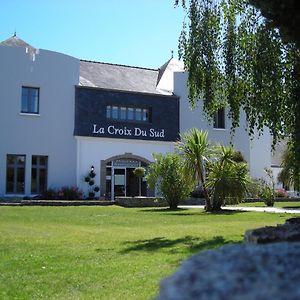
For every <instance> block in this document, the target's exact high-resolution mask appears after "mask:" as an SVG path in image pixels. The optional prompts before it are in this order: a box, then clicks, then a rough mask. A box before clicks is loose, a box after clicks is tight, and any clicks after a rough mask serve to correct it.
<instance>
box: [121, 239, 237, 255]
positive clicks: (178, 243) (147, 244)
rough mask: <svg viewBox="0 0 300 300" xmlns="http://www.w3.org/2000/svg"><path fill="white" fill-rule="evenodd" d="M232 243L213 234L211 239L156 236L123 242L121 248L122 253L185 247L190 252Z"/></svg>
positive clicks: (172, 250) (174, 251) (175, 250)
mask: <svg viewBox="0 0 300 300" xmlns="http://www.w3.org/2000/svg"><path fill="white" fill-rule="evenodd" d="M229 243H234V241H228V240H225V239H224V238H223V237H222V236H215V237H213V238H212V239H206V240H203V239H201V238H197V237H192V236H185V237H182V238H178V239H174V240H173V239H167V238H166V237H156V238H153V239H148V240H137V241H128V242H124V243H123V244H124V245H125V249H123V250H121V251H120V252H121V253H122V254H125V253H129V252H133V251H146V252H154V251H159V250H162V249H165V250H169V251H170V252H171V253H176V252H178V251H180V250H179V248H182V247H183V248H186V249H188V251H190V253H191V254H193V253H196V252H199V251H203V250H207V249H213V248H218V247H221V246H223V245H225V244H229Z"/></svg>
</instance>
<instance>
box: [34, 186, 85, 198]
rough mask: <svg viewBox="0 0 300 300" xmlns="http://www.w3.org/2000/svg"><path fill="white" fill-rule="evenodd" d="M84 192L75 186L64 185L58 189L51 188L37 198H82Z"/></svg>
mask: <svg viewBox="0 0 300 300" xmlns="http://www.w3.org/2000/svg"><path fill="white" fill-rule="evenodd" d="M82 196H83V193H82V192H81V191H80V190H79V189H78V188H77V187H75V186H72V187H68V186H64V187H62V188H60V189H58V190H56V189H53V188H50V189H47V190H46V191H44V192H43V193H41V195H39V196H38V197H37V198H38V199H41V200H80V199H82Z"/></svg>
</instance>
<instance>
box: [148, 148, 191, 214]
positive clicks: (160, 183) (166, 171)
mask: <svg viewBox="0 0 300 300" xmlns="http://www.w3.org/2000/svg"><path fill="white" fill-rule="evenodd" d="M153 157H154V160H155V162H154V163H153V164H151V165H150V167H149V171H148V175H147V182H148V185H149V186H150V187H151V188H155V187H157V188H158V190H159V191H160V192H161V194H162V195H163V196H164V198H165V199H166V201H167V202H168V205H169V207H170V208H171V209H175V208H177V206H178V203H179V201H180V200H182V199H185V198H186V197H187V196H188V195H189V194H190V192H191V191H192V190H193V188H194V186H195V181H194V180H193V178H192V176H191V175H190V174H186V172H185V168H184V162H183V159H182V157H181V156H179V155H178V154H176V153H169V154H165V155H162V154H154V155H153Z"/></svg>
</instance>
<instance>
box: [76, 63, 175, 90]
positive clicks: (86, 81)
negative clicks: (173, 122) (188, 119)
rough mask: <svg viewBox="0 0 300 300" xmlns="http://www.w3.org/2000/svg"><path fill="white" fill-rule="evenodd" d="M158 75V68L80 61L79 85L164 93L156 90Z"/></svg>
mask: <svg viewBox="0 0 300 300" xmlns="http://www.w3.org/2000/svg"><path fill="white" fill-rule="evenodd" d="M159 75H160V74H159V69H147V68H140V67H132V66H125V65H117V64H109V63H103V62H94V61H86V60H81V61H80V85H82V86H88V87H98V88H105V89H114V90H121V91H132V92H142V93H151V94H159V95H161V94H166V93H163V92H162V91H158V90H156V85H157V82H158V79H159ZM168 94H169V93H168ZM169 95H170V94H169Z"/></svg>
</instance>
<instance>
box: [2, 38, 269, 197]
mask: <svg viewBox="0 0 300 300" xmlns="http://www.w3.org/2000/svg"><path fill="white" fill-rule="evenodd" d="M0 66H1V68H0V85H1V97H0V101H1V107H2V109H1V110H0V197H9V196H11V197H16V196H18V197H22V196H29V195H36V194H39V193H40V192H41V191H42V190H44V189H47V188H59V187H62V186H78V187H79V188H80V189H82V190H84V191H85V192H86V191H87V183H86V182H84V180H83V179H84V177H85V176H86V175H87V173H88V172H89V170H90V168H91V167H92V166H93V167H94V169H95V172H96V174H97V175H96V177H95V182H96V184H97V185H99V186H100V196H101V197H104V196H105V197H106V198H109V199H113V198H114V197H115V196H118V195H126V196H133V195H137V194H138V191H139V189H141V190H142V194H143V195H151V194H153V191H150V190H147V186H146V183H145V182H139V179H137V177H135V176H134V175H133V169H134V168H135V167H137V166H140V165H141V166H147V165H148V164H149V163H151V161H152V154H153V153H154V152H156V153H166V152H171V151H173V150H174V142H175V141H176V140H178V139H179V135H180V133H183V132H185V131H186V130H188V129H190V128H193V127H198V128H202V129H203V130H207V131H208V132H209V138H210V139H211V140H213V141H215V142H219V143H224V144H229V143H230V141H231V136H230V120H229V119H228V118H227V117H226V115H225V114H224V115H222V113H220V115H219V118H217V119H216V122H215V123H214V124H208V122H207V121H206V119H205V117H204V115H203V113H202V107H201V103H200V104H199V107H198V108H197V109H196V110H194V111H191V109H190V108H189V103H188V97H187V87H186V80H187V74H186V73H185V72H184V71H183V68H182V66H181V64H180V63H179V62H178V61H176V60H175V59H170V60H169V61H168V62H166V64H164V65H163V66H162V67H161V68H160V69H146V68H140V67H130V66H123V65H115V64H108V63H100V62H91V61H83V60H79V59H77V58H74V57H70V56H68V55H64V54H61V53H57V52H53V51H48V50H37V49H35V48H33V47H32V46H30V45H28V44H27V43H26V42H24V41H22V40H21V39H19V38H18V37H16V36H13V37H11V38H9V39H7V40H6V41H4V42H2V43H0ZM233 143H234V145H235V146H236V148H237V149H239V150H240V151H241V152H242V153H243V155H244V157H245V158H246V159H247V161H248V162H249V166H250V174H251V175H252V176H253V177H262V176H264V173H263V168H264V167H270V166H271V147H270V145H271V141H270V135H269V134H268V132H267V131H266V133H265V134H264V135H263V136H261V137H260V138H259V139H258V138H255V139H253V140H250V138H249V136H248V134H247V132H246V119H245V116H244V114H242V117H241V126H240V128H238V129H237V131H236V135H235V137H234V138H233Z"/></svg>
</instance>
